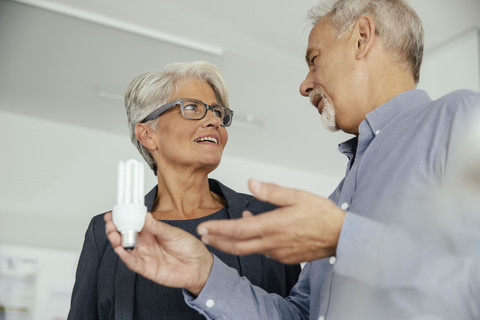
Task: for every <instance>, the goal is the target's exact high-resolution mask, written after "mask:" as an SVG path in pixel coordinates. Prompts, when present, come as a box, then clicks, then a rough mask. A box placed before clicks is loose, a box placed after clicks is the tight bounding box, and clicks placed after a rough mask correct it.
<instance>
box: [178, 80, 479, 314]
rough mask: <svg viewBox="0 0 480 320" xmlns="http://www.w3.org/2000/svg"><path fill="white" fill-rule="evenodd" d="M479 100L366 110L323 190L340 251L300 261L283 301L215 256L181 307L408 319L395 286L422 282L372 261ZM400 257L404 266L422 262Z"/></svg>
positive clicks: (432, 180)
mask: <svg viewBox="0 0 480 320" xmlns="http://www.w3.org/2000/svg"><path fill="white" fill-rule="evenodd" d="M479 106H480V94H479V93H478V92H474V91H467V90H461V91H456V92H453V93H451V94H449V95H446V96H444V97H442V98H440V99H438V100H435V101H432V100H431V99H430V98H429V96H428V95H427V94H426V93H425V92H424V91H422V90H417V89H416V90H410V91H407V92H404V93H402V94H400V95H398V96H396V97H394V98H393V99H391V100H390V101H388V102H387V103H385V104H384V105H382V106H380V107H378V108H376V109H375V110H373V111H372V112H370V113H369V114H367V116H366V119H365V120H364V121H363V122H362V123H361V124H360V127H359V136H358V140H357V138H354V139H351V140H349V141H346V142H344V143H342V144H341V145H340V146H339V150H340V151H341V152H342V153H344V154H345V155H346V156H347V157H348V158H349V163H348V166H347V171H346V175H345V177H344V179H343V180H342V181H341V182H340V184H339V186H338V187H337V189H336V190H335V191H334V192H333V193H332V195H331V196H330V199H331V200H333V201H334V202H335V203H336V204H337V205H338V206H339V207H341V208H342V209H344V210H346V211H347V212H348V213H347V216H346V219H345V222H344V225H343V227H342V231H341V235H340V239H339V243H338V246H337V256H336V257H331V258H326V259H320V260H317V261H313V262H311V263H307V264H306V265H305V267H304V269H303V270H302V273H301V275H300V279H299V281H298V283H297V285H296V286H295V287H294V288H293V289H292V291H291V293H290V296H289V297H287V298H285V299H284V298H281V297H279V296H278V295H274V294H268V293H266V292H264V291H263V290H261V289H258V288H256V287H254V286H251V285H250V284H249V282H248V280H246V279H243V278H240V277H239V276H238V274H236V271H235V270H232V269H230V268H228V267H227V266H225V265H224V264H223V263H222V262H221V261H220V260H218V259H215V260H214V265H213V269H212V272H211V275H210V278H209V280H208V282H207V283H206V285H205V287H204V289H203V291H202V292H201V294H200V295H199V296H198V297H196V298H193V297H191V296H189V295H188V293H187V292H185V299H186V301H187V303H188V304H190V306H192V307H193V308H195V309H197V310H198V311H199V312H200V313H202V314H204V315H205V316H206V317H207V318H209V319H242V320H244V319H315V320H317V319H342V320H343V319H350V318H360V319H366V318H371V319H374V318H375V317H377V318H380V317H382V316H390V315H391V314H398V315H400V314H402V312H404V311H405V314H408V315H410V314H413V315H415V314H416V312H417V311H418V310H417V309H416V308H415V299H414V298H415V296H408V297H407V298H404V297H403V296H402V295H401V294H400V295H399V294H398V292H399V291H400V292H403V291H404V290H407V291H408V290H409V286H410V285H414V286H415V288H414V289H417V288H419V287H420V288H421V287H422V286H421V280H420V279H418V278H417V279H415V278H411V279H409V280H410V282H405V283H403V282H402V281H401V279H402V277H403V276H404V275H402V274H397V275H396V276H398V279H397V280H398V281H395V279H390V277H391V274H390V275H389V276H387V275H388V274H389V273H388V272H386V273H385V275H384V274H379V273H381V271H382V269H381V268H375V267H374V266H377V267H378V265H379V262H381V261H380V259H379V255H380V254H381V252H383V251H382V250H384V249H385V247H384V239H385V238H386V235H389V233H388V230H389V229H388V228H387V227H386V226H387V225H388V224H389V223H390V222H392V221H394V220H395V218H396V216H398V215H399V214H401V212H403V211H402V210H407V209H409V208H412V207H414V204H418V203H421V201H422V200H425V199H427V198H428V197H429V195H430V194H431V192H432V190H433V189H435V188H437V187H441V186H443V185H444V184H445V182H446V181H447V178H448V171H449V157H450V155H449V150H451V149H452V145H453V144H454V143H456V140H457V135H458V134H459V133H460V132H461V129H462V128H463V125H464V123H465V121H466V119H467V117H468V115H469V114H470V112H471V111H472V109H474V108H478V107H479ZM420 214H421V213H420ZM415 258H418V256H415ZM402 261H403V263H404V265H406V266H415V265H417V264H421V263H422V261H419V260H415V261H410V262H409V261H405V259H403V260H402ZM407 269H408V268H407ZM414 269H415V268H411V269H410V270H414ZM403 271H405V270H403ZM435 280H439V279H435ZM419 282H420V283H419ZM479 285H480V284H479ZM395 286H397V287H395ZM403 286H405V288H404V287H403ZM371 287H373V288H374V289H375V290H369V288H371ZM392 288H394V289H395V290H393V291H392V290H390V289H392ZM399 288H400V290H397V289H399ZM477 289H478V288H477ZM459 290H461V287H460V288H459ZM469 290H471V288H467V289H466V292H469ZM392 292H393V293H392ZM365 293H368V294H365ZM412 297H413V298H412ZM383 302H385V304H383ZM467 304H468V302H467ZM396 308H398V309H396ZM427 309H428V308H427ZM397 311H399V312H400V313H397ZM423 311H424V310H421V311H419V312H423ZM427 311H428V310H427ZM477 311H478V310H477ZM422 314H424V313H422ZM389 319H390V318H389Z"/></svg>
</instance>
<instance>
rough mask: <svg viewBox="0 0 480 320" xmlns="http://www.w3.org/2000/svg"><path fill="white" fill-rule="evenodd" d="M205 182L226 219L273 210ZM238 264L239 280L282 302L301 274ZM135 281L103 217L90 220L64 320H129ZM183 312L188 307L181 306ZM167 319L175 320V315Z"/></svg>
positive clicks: (258, 260) (254, 262) (264, 264)
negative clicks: (223, 203)
mask: <svg viewBox="0 0 480 320" xmlns="http://www.w3.org/2000/svg"><path fill="white" fill-rule="evenodd" d="M209 182H210V190H212V191H213V192H215V193H217V194H219V195H221V196H223V197H224V198H225V199H226V201H227V211H228V215H229V217H230V219H237V218H241V216H242V212H243V211H244V210H249V211H251V212H252V213H253V214H258V213H262V212H265V211H269V210H272V209H274V208H275V206H273V205H272V204H269V203H265V202H261V201H259V200H257V199H255V198H254V197H252V196H251V195H247V194H241V193H237V192H235V191H233V190H231V189H229V188H227V187H226V186H224V185H223V184H221V183H220V182H218V181H216V180H214V179H210V180H209ZM156 194H157V187H155V188H154V189H152V190H151V191H150V192H149V193H148V194H147V195H146V196H145V205H146V206H147V208H148V211H149V212H151V210H152V206H153V201H154V200H155V197H156ZM239 263H240V270H238V271H239V273H240V275H242V276H245V277H247V278H248V279H249V280H250V281H251V282H252V283H253V284H255V285H257V286H259V287H262V288H264V289H265V290H266V291H268V292H275V293H278V294H280V295H282V296H288V293H289V292H290V289H291V288H292V287H293V285H294V284H295V283H296V282H297V279H298V275H299V273H300V266H299V265H284V264H281V263H279V262H276V261H274V260H271V259H268V258H266V257H264V256H262V255H249V256H244V257H239ZM137 276H138V275H137V274H135V273H134V272H132V271H130V270H129V269H128V268H127V267H126V266H125V264H124V263H123V262H122V261H121V260H120V259H119V258H118V256H117V254H116V253H115V252H114V251H113V248H112V246H111V245H110V242H109V241H108V239H107V237H106V235H105V222H104V220H103V214H100V215H97V216H95V217H94V218H93V219H92V220H91V222H90V225H89V226H88V229H87V232H86V234H85V241H84V244H83V249H82V252H81V255H80V259H79V262H78V266H77V273H76V280H75V285H74V288H73V293H72V299H71V307H70V312H69V314H68V319H88V320H92V319H117V320H119V319H128V320H131V319H133V314H134V301H135V285H136V279H137ZM185 308H189V307H188V306H187V305H186V304H185ZM171 318H172V319H175V315H172V317H171Z"/></svg>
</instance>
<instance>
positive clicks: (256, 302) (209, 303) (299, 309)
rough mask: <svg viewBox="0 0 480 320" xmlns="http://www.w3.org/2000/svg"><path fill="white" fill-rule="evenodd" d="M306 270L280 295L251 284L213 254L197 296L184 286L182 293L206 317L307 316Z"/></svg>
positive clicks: (235, 318) (259, 317) (232, 319)
mask: <svg viewBox="0 0 480 320" xmlns="http://www.w3.org/2000/svg"><path fill="white" fill-rule="evenodd" d="M307 273H308V271H306V270H303V271H302V273H301V274H300V279H299V282H298V283H297V285H296V286H295V287H294V288H293V289H292V291H291V293H290V296H289V297H287V298H283V297H281V296H280V295H278V294H275V293H268V292H266V291H265V290H263V289H261V288H259V287H256V286H254V285H252V284H251V283H250V282H249V281H248V279H246V278H245V277H240V276H239V274H238V272H237V270H235V269H233V268H230V267H228V266H227V265H226V264H225V263H223V262H222V261H221V260H220V259H218V258H217V257H216V256H214V262H213V267H212V271H211V273H210V277H209V278H208V281H207V283H206V284H205V287H204V288H203V290H202V292H201V293H200V294H199V295H198V297H194V296H192V295H191V294H190V293H189V292H188V291H187V290H184V291H183V293H184V297H185V301H186V303H187V304H188V305H189V306H190V307H192V308H193V309H195V310H197V311H198V312H199V313H201V314H202V315H203V316H205V317H206V318H207V319H228V320H237V319H238V320H245V319H308V307H309V293H308V292H309V285H308V279H307V278H308V277H307V276H306V274H307ZM302 275H303V280H302Z"/></svg>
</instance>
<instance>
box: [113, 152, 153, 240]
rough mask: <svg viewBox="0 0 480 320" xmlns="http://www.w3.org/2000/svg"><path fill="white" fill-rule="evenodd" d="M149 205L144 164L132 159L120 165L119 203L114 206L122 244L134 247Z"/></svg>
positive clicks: (114, 220)
mask: <svg viewBox="0 0 480 320" xmlns="http://www.w3.org/2000/svg"><path fill="white" fill-rule="evenodd" d="M146 214H147V207H145V201H144V196H143V164H142V163H141V162H138V161H136V160H133V159H130V160H128V161H126V162H125V163H123V161H120V163H119V165H118V184H117V204H116V205H115V206H114V207H113V210H112V215H113V223H114V224H115V226H116V227H117V229H118V231H120V233H121V234H122V246H123V247H124V248H125V249H133V248H134V247H135V245H136V244H137V234H138V232H140V231H141V230H142V228H143V225H144V224H145V215H146Z"/></svg>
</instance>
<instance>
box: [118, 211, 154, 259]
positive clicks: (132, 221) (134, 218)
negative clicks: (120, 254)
mask: <svg viewBox="0 0 480 320" xmlns="http://www.w3.org/2000/svg"><path fill="white" fill-rule="evenodd" d="M146 214H147V207H145V206H144V205H138V204H122V205H116V206H114V207H113V210H112V217H113V223H114V224H115V226H116V227H117V229H118V231H120V233H121V234H122V246H123V247H124V248H126V249H133V247H135V245H136V244H137V233H138V232H140V231H142V228H143V225H144V224H145V216H146Z"/></svg>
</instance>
